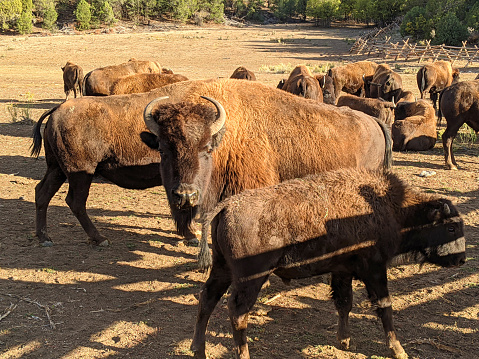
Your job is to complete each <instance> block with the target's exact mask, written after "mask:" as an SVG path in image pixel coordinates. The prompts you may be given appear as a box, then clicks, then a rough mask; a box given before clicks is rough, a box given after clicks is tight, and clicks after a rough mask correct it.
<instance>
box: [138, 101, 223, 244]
mask: <svg viewBox="0 0 479 359" xmlns="http://www.w3.org/2000/svg"><path fill="white" fill-rule="evenodd" d="M203 98H204V99H206V100H208V101H210V102H212V103H213V104H214V105H215V107H216V110H217V113H215V111H214V110H213V109H212V108H211V107H210V106H208V105H206V104H197V103H191V102H180V103H175V104H171V103H170V104H162V101H163V100H164V99H165V98H164V97H161V98H158V99H155V100H153V101H152V102H150V103H149V104H148V105H147V106H146V108H145V111H144V120H145V123H146V125H147V127H148V129H149V130H150V131H151V133H145V132H144V133H143V134H142V139H143V141H144V142H145V143H146V144H147V145H148V146H150V147H152V148H156V149H157V150H158V151H160V154H161V164H160V171H161V178H162V181H163V185H164V187H165V191H166V194H167V196H168V202H169V204H170V208H171V211H172V215H173V218H174V220H175V222H176V225H177V229H178V232H179V233H180V234H181V235H184V234H185V233H186V232H187V229H188V228H189V226H190V225H191V222H192V220H193V219H194V217H195V216H196V214H197V212H198V208H199V206H201V203H202V201H203V199H204V196H205V193H206V192H207V189H208V185H209V183H210V179H211V174H212V170H213V158H212V153H213V151H214V150H215V149H216V148H217V147H218V145H219V143H220V142H221V139H222V137H223V134H224V132H225V129H224V124H225V120H226V113H225V110H224V108H223V106H222V105H221V104H220V103H219V102H218V101H216V100H213V99H211V98H208V97H203Z"/></svg>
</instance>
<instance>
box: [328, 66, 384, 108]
mask: <svg viewBox="0 0 479 359" xmlns="http://www.w3.org/2000/svg"><path fill="white" fill-rule="evenodd" d="M377 67H378V64H377V63H375V62H373V61H358V62H352V63H350V64H346V65H343V66H337V67H333V68H331V69H329V71H328V75H329V76H330V77H331V78H332V79H333V84H334V95H335V97H336V99H338V98H339V94H340V93H341V91H344V92H346V93H349V94H352V95H356V96H361V97H364V77H367V76H372V75H374V72H375V71H376V68H377Z"/></svg>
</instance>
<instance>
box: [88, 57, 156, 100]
mask: <svg viewBox="0 0 479 359" xmlns="http://www.w3.org/2000/svg"><path fill="white" fill-rule="evenodd" d="M161 72H162V68H161V66H160V64H159V63H158V62H153V61H140V60H136V59H130V60H129V61H128V62H125V63H122V64H119V65H111V66H106V67H100V68H98V69H95V70H92V71H90V72H89V73H87V74H86V76H85V79H84V84H83V94H84V95H86V96H107V95H110V89H111V86H112V85H113V83H114V82H115V81H116V80H118V79H119V78H120V77H122V76H127V75H132V74H137V73H157V74H159V73H161Z"/></svg>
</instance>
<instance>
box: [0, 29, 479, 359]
mask: <svg viewBox="0 0 479 359" xmlns="http://www.w3.org/2000/svg"><path fill="white" fill-rule="evenodd" d="M361 31H363V29H359V28H351V27H350V28H337V27H332V28H330V29H321V28H314V27H311V26H310V25H271V26H245V27H241V28H238V27H224V26H218V27H187V26H179V25H174V24H157V25H156V26H155V27H151V28H144V29H142V31H139V29H131V28H130V29H128V28H122V30H121V31H111V32H110V33H104V32H101V31H97V33H95V32H92V33H89V34H78V33H76V34H70V35H64V34H55V35H53V36H44V34H41V33H40V32H38V33H34V34H33V35H31V36H27V37H24V36H5V35H2V36H0V318H1V319H0V358H2V359H6V358H123V357H131V358H188V357H191V356H192V353H191V352H190V350H189V345H190V343H191V338H192V334H193V324H194V321H195V316H196V310H197V309H196V307H197V304H198V300H197V294H198V291H199V288H200V286H201V284H202V283H203V282H204V281H205V279H206V278H205V276H204V274H202V273H199V272H198V271H197V270H196V265H195V256H196V253H197V248H195V247H187V246H185V245H183V244H182V242H181V241H180V238H179V237H177V236H176V234H175V231H174V226H173V223H172V221H171V219H170V214H169V209H168V207H167V205H166V199H165V194H164V191H163V188H162V187H157V188H151V189H148V190H143V191H134V190H125V189H122V188H119V187H117V186H114V185H112V184H111V183H108V182H107V181H104V180H101V179H99V180H97V181H95V182H94V183H93V185H92V187H91V191H90V197H89V200H88V203H87V207H88V210H89V214H90V216H91V217H92V218H93V220H94V222H95V223H96V225H97V226H98V228H99V229H100V231H101V232H102V233H103V234H104V235H105V236H107V237H108V238H109V239H110V240H111V241H112V243H113V244H112V245H111V246H110V247H107V248H103V247H102V248H95V247H92V246H90V245H89V244H88V242H87V238H86V235H85V233H84V231H83V230H82V228H81V227H80V225H79V223H78V222H77V220H76V218H75V217H74V216H73V215H72V213H71V211H70V209H69V208H68V206H67V205H66V203H65V196H66V192H67V190H68V184H64V185H63V187H62V188H61V189H60V191H59V192H58V193H57V194H56V195H55V197H54V198H53V200H52V202H51V204H50V207H49V213H48V220H49V222H48V226H49V231H50V232H49V233H50V235H51V237H52V239H53V240H54V242H55V245H54V246H53V247H51V248H42V247H40V246H39V245H38V243H37V241H36V240H35V239H34V237H33V233H34V216H35V204H34V188H35V185H36V184H37V183H38V182H39V181H40V180H41V179H42V177H43V175H44V173H45V169H46V165H45V159H44V157H42V156H43V152H42V154H41V157H40V159H34V158H31V157H30V155H29V147H30V144H31V132H32V127H33V123H32V121H31V120H33V121H36V120H38V118H39V116H40V115H41V114H42V113H43V112H44V111H45V110H47V109H50V108H51V107H53V106H54V105H56V104H59V103H61V102H62V101H63V100H64V93H63V82H62V72H61V70H60V67H61V66H63V65H64V64H65V62H66V61H67V60H69V59H71V60H73V61H75V62H76V63H78V64H79V65H81V66H82V67H83V69H84V71H85V73H86V72H88V71H90V70H92V69H94V68H97V67H101V66H106V65H111V64H118V63H122V62H125V61H127V60H128V59H130V58H131V57H135V58H137V59H144V60H146V59H148V60H156V61H159V62H160V63H161V64H162V65H163V66H164V67H169V68H171V69H172V70H173V71H174V72H175V73H179V74H183V75H185V76H187V77H189V78H190V79H203V78H212V77H229V76H230V74H231V73H232V72H233V70H234V69H235V68H236V67H237V66H240V65H243V66H246V67H247V68H249V69H250V70H252V71H254V72H255V73H256V75H257V79H258V81H261V82H264V83H266V84H269V85H271V86H276V84H277V83H278V81H279V80H280V79H281V78H284V77H286V76H287V74H282V73H273V72H269V71H267V70H265V69H266V68H270V67H276V68H277V69H281V68H287V65H288V64H290V66H294V65H296V64H300V63H306V64H309V65H312V66H314V65H318V66H321V65H324V64H327V63H335V64H340V63H342V62H344V61H355V60H359V59H360V58H358V57H354V56H351V55H349V54H348V50H349V48H350V45H351V43H350V42H349V43H348V39H352V38H355V37H356V36H357V35H358V33H360V32H361ZM376 60H377V61H384V60H383V59H376ZM386 61H388V62H390V60H389V59H387V60H386ZM397 65H398V66H397V67H396V70H397V71H398V72H399V73H401V75H402V76H403V80H404V82H405V88H406V89H408V90H411V91H413V92H414V93H416V94H417V93H418V91H417V88H416V84H415V73H416V71H417V69H418V67H419V66H420V64H418V63H417V62H408V63H400V64H397ZM458 65H459V66H461V65H460V64H458ZM462 66H463V67H462V68H461V70H462V72H463V75H462V79H464V80H469V79H473V78H474V77H475V76H476V73H477V72H478V71H479V70H478V68H477V63H475V65H474V66H470V67H468V68H464V64H463V65H462ZM289 69H291V67H290V68H289ZM439 130H441V128H439ZM471 137H472V136H464V140H463V141H462V142H459V141H457V143H456V144H455V154H456V157H457V160H458V163H459V170H458V171H447V170H445V169H444V166H443V163H444V159H443V154H442V145H441V144H440V142H438V143H437V144H436V146H435V148H434V149H432V150H430V151H426V152H404V153H398V152H395V153H394V168H393V170H394V171H395V172H396V173H398V174H399V176H400V177H401V178H403V179H404V180H405V181H407V182H408V183H410V184H411V185H413V186H414V187H417V188H418V189H420V190H423V191H426V192H435V193H438V194H440V195H443V196H446V197H448V198H450V199H452V200H453V201H454V202H455V203H456V204H457V206H458V208H459V209H460V211H461V212H462V214H463V216H464V221H465V225H466V227H465V231H466V238H467V251H468V252H467V258H468V261H467V263H466V264H465V265H464V266H462V267H460V268H452V269H442V268H437V267H434V266H430V265H425V266H424V267H422V268H420V267H419V266H418V265H409V266H401V267H395V268H391V269H390V270H389V281H390V282H389V287H390V291H391V294H392V297H393V308H394V310H395V313H394V317H395V323H396V325H397V331H398V335H399V337H400V340H401V341H402V343H403V345H404V348H405V350H406V351H407V352H408V354H409V355H410V357H413V358H436V359H449V358H471V359H473V358H479V349H478V345H479V332H478V327H479V318H478V313H479V304H478V298H479V248H478V245H479V228H478V225H479V210H478V207H479V199H478V195H479V191H478V180H479V158H478V153H479V148H478V146H477V145H476V144H475V143H472V142H471V141H467V139H468V138H471ZM423 170H429V171H435V172H436V174H435V175H434V176H431V177H420V176H419V174H420V173H421V172H422V171H423ZM270 283H271V285H270V286H269V287H267V288H264V289H263V291H262V292H261V293H260V296H259V300H258V303H257V305H256V306H255V308H254V311H253V313H252V316H251V318H250V328H249V332H248V335H249V341H250V351H251V355H252V357H254V358H341V359H343V358H381V357H388V355H389V353H388V350H387V348H386V346H385V340H384V335H383V331H382V327H381V324H380V322H379V321H378V320H377V319H376V316H375V313H374V310H373V308H371V306H370V305H369V303H368V300H367V295H366V292H365V289H364V286H363V284H362V283H361V282H358V281H355V282H354V294H355V300H354V306H353V310H352V314H351V327H352V342H353V348H352V350H351V351H349V352H346V351H341V350H340V349H338V347H337V346H336V337H335V332H336V328H337V325H336V322H337V314H336V312H335V309H334V306H333V303H332V302H331V300H330V298H329V287H328V284H327V278H326V277H325V278H322V277H320V278H314V279H308V280H299V281H293V282H292V284H291V285H290V286H286V285H284V284H283V283H282V282H281V281H280V280H279V279H278V278H277V277H274V276H273V277H272V278H271V281H270ZM232 347H233V341H232V337H231V328H230V324H229V320H228V317H227V309H226V302H225V300H222V301H220V304H219V305H218V307H217V308H216V310H215V312H214V313H213V315H212V318H211V320H210V324H209V328H208V333H207V352H208V355H209V357H210V358H231V357H233V353H232Z"/></svg>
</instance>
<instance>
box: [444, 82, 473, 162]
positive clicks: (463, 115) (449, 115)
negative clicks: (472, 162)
mask: <svg viewBox="0 0 479 359" xmlns="http://www.w3.org/2000/svg"><path fill="white" fill-rule="evenodd" d="M439 109H440V111H439V112H440V116H444V117H445V118H446V122H447V127H446V130H445V131H444V133H443V134H442V144H443V147H444V157H445V161H446V168H447V169H451V170H457V163H456V160H455V158H454V154H453V153H452V142H453V141H454V138H455V137H456V135H457V131H459V128H460V127H461V126H462V125H463V124H464V123H466V124H467V125H468V126H469V127H471V128H472V129H473V130H474V131H476V132H478V131H479V81H476V80H472V81H463V82H458V83H456V84H453V85H451V86H449V87H447V88H446V89H445V90H444V91H443V92H442V93H441V97H440V98H439Z"/></svg>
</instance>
